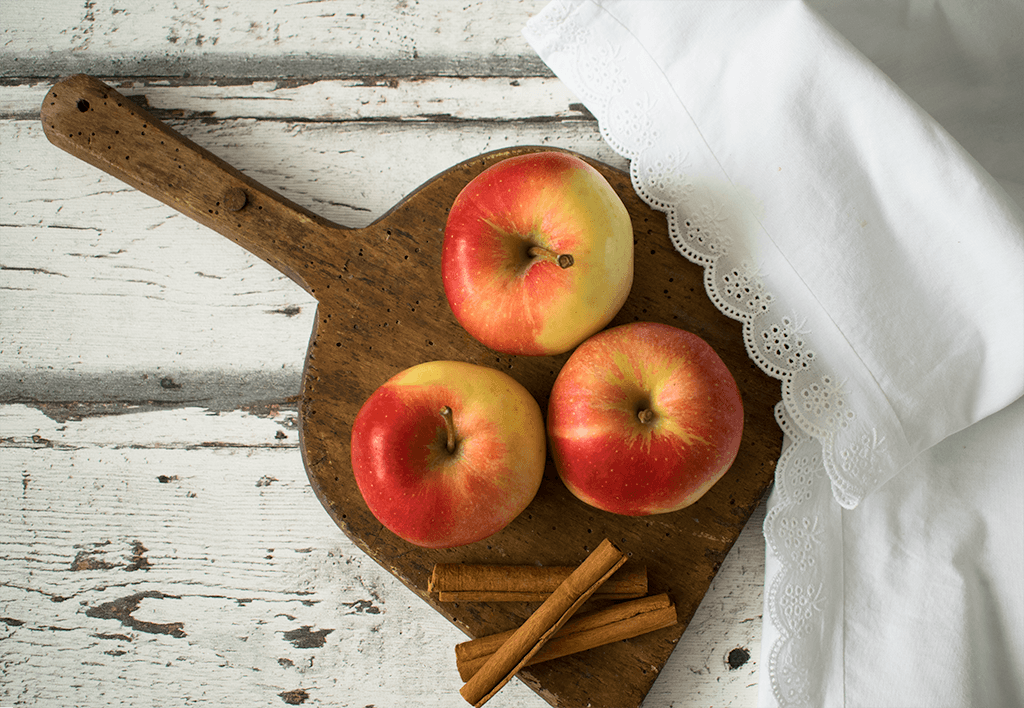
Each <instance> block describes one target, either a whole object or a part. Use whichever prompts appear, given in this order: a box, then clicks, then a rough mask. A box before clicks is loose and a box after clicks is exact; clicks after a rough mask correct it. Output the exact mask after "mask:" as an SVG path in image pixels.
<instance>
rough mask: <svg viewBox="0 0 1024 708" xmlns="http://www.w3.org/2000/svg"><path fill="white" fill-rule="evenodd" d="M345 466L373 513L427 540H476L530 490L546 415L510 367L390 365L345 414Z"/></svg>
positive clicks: (416, 539)
mask: <svg viewBox="0 0 1024 708" xmlns="http://www.w3.org/2000/svg"><path fill="white" fill-rule="evenodd" d="M351 454H352V471H353V473H354V475H355V480H356V484H357V485H358V487H359V491H360V493H361V494H362V496H363V499H364V500H365V501H366V504H367V506H368V507H369V509H370V511H371V512H372V513H373V515H374V516H375V517H376V518H377V520H378V521H380V522H381V523H382V524H383V525H384V526H385V527H387V528H388V529H390V530H391V531H392V532H394V533H395V534H396V535H398V536H399V537H401V538H403V539H405V540H406V541H408V542H410V543H413V544H415V545H417V546H422V547H426V548H450V547H453V546H461V545H464V544H467V543H473V542H475V541H480V540H482V539H484V538H486V537H488V536H490V535H491V534H494V533H496V532H498V531H500V530H501V529H503V528H504V527H505V526H507V525H508V523H509V522H510V521H512V520H513V519H514V518H515V517H516V516H518V515H519V514H520V512H522V511H523V509H525V508H526V507H527V506H528V505H529V503H530V502H531V501H532V500H533V498H534V496H536V494H537V490H538V488H539V487H540V482H541V477H542V476H543V475H544V464H545V458H546V454H547V443H546V440H545V431H544V420H543V416H542V414H541V410H540V406H539V405H538V404H537V401H536V400H535V399H534V398H533V396H531V395H530V393H529V392H528V391H527V390H526V389H525V388H524V387H523V386H522V384H520V383H519V382H518V381H516V380H515V379H513V378H512V377H511V376H509V375H508V374H505V373H503V372H501V371H497V370H495V369H491V368H488V367H485V366H479V365H477V364H469V363H466V362H459V361H428V362H425V363H422V364H417V365H415V366H413V367H411V368H408V369H405V370H404V371H402V372H400V373H398V374H396V375H395V376H393V377H391V378H390V379H388V380H387V381H386V382H385V383H384V384H382V385H381V386H380V387H379V388H378V389H377V390H375V391H374V392H373V393H372V394H371V395H370V397H369V398H368V399H367V400H366V401H365V402H364V403H363V405H362V406H361V407H360V409H359V412H358V413H357V414H356V417H355V420H354V421H353V424H352V445H351Z"/></svg>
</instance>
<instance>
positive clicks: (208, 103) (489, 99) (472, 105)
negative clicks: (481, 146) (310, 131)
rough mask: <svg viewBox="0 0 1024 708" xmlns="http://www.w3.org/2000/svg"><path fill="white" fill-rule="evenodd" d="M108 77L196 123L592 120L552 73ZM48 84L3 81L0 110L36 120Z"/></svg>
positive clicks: (156, 108) (159, 109) (154, 107)
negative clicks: (219, 80)
mask: <svg viewBox="0 0 1024 708" xmlns="http://www.w3.org/2000/svg"><path fill="white" fill-rule="evenodd" d="M62 78H63V77H62ZM98 78H101V79H102V78H103V77H98ZM110 82H111V83H112V84H113V85H114V87H115V88H116V89H117V90H118V91H119V92H120V93H122V94H123V95H126V96H130V97H133V98H135V99H136V100H139V101H140V102H141V103H144V105H145V106H146V107H147V108H149V109H150V110H151V111H153V112H155V113H157V114H158V116H163V115H169V117H170V118H172V119H173V118H175V117H178V118H179V119H195V118H201V119H202V120H203V121H204V122H209V121H212V120H227V119H232V118H251V119H259V120H288V121H323V122H336V121H355V120H361V121H379V120H392V121H417V122H423V121H434V122H444V121H467V120H485V121H493V122H498V123H510V122H513V121H537V122H551V121H563V120H572V119H584V120H592V118H591V117H590V116H589V114H588V113H586V111H585V109H584V108H583V106H582V104H580V103H579V101H578V99H577V98H576V96H575V95H574V94H572V93H571V92H570V91H569V90H568V89H567V88H566V87H565V84H563V83H562V82H561V81H559V80H558V79H556V78H553V77H529V76H528V77H504V76H502V77H476V76H475V77H470V78H452V77H445V76H440V77H437V76H416V77H394V76H381V77H359V78H355V79H333V78H325V79H319V80H304V81H301V82H296V81H295V80H281V79H270V80H264V81H258V80H257V81H249V82H239V81H238V80H235V79H232V80H231V81H230V82H228V83H225V84H223V85H219V84H210V83H194V82H192V81H188V80H181V79H175V80H173V81H172V80H168V79H164V80H161V79H148V80H145V81H142V80H125V79H123V78H117V79H110ZM54 83H56V80H55V79H46V80H44V81H40V80H38V79H31V80H28V79H27V80H24V81H23V82H21V83H17V84H14V85H11V86H6V87H5V88H4V90H3V92H0V116H5V117H8V118H20V119H23V120H35V119H37V118H38V115H39V107H40V105H41V104H42V102H43V98H44V97H45V96H46V92H47V91H48V90H49V88H50V87H51V86H52V85H53V84H54ZM451 128H452V129H453V130H454V129H458V127H457V126H451Z"/></svg>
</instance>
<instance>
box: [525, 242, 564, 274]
mask: <svg viewBox="0 0 1024 708" xmlns="http://www.w3.org/2000/svg"><path fill="white" fill-rule="evenodd" d="M527 254H528V255H529V256H530V257H531V258H543V259H544V260H546V261H551V262H552V263H557V264H558V267H559V268H562V269H565V268H570V267H572V264H573V263H575V262H576V260H575V259H574V258H573V257H572V255H571V254H569V253H553V252H552V251H549V250H548V249H546V248H544V247H543V246H530V250H529V251H527Z"/></svg>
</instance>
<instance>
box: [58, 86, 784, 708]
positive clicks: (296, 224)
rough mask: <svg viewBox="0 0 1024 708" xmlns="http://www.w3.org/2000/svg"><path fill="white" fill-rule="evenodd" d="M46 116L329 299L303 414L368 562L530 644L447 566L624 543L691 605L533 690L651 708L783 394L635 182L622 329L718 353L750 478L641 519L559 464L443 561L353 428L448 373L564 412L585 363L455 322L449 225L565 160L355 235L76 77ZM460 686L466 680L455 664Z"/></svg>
mask: <svg viewBox="0 0 1024 708" xmlns="http://www.w3.org/2000/svg"><path fill="white" fill-rule="evenodd" d="M41 117H42V122H43V128H44V131H45V132H46V134H47V137H48V138H49V139H50V140H51V142H53V143H54V144H55V145H57V146H58V147H60V148H62V149H64V150H66V151H68V152H69V153H71V154H73V155H75V156H77V157H79V158H81V159H83V160H85V161H87V162H89V163H90V164H93V165H95V166H97V167H99V168H100V169H102V170H104V171H106V172H108V173H110V174H112V175H114V176H116V177H118V178H120V179H121V180H123V181H125V182H127V183H128V184H130V185H132V186H133V187H136V188H137V189H140V190H141V191H143V192H146V193H147V194H150V195H151V196H153V197H155V198H157V199H160V200H161V201H163V202H165V203H167V204H169V205H170V206H172V207H174V208H175V209H177V210H179V211H180V212H182V213H183V214H185V215H187V216H189V217H191V218H193V219H195V220H196V221H198V222H199V223H202V224H204V225H206V226H208V227H210V228H213V229H214V230H216V231H218V232H220V233H222V234H224V235H225V236H227V237H228V238H230V239H232V240H233V241H235V242H236V243H238V244H239V245H241V246H243V247H244V248H246V249H248V250H249V251H251V252H252V253H254V254H255V255H257V256H259V257H260V258H262V259H264V260H265V261H267V262H268V263H270V264H271V265H273V266H274V267H276V268H278V269H279V270H280V271H281V272H283V273H285V274H286V275H288V276H290V277H291V278H292V279H294V280H295V281H296V282H297V283H298V284H299V285H301V286H302V287H303V288H305V289H306V290H307V291H308V292H310V293H311V294H312V295H313V296H314V297H315V298H316V299H317V301H318V310H317V317H316V324H315V327H314V330H313V333H312V337H311V339H310V344H309V350H308V352H307V357H306V366H305V371H304V375H303V387H302V397H301V406H300V424H301V447H302V453H303V460H304V462H305V465H306V470H307V473H308V476H309V481H310V484H311V485H312V488H313V490H314V491H315V493H316V495H317V497H318V498H319V499H320V501H321V502H322V503H323V505H324V508H325V509H326V510H327V512H328V514H329V515H330V517H331V518H332V519H333V520H334V521H335V523H337V525H338V526H339V527H340V528H341V529H342V530H343V531H344V532H345V533H346V534H347V535H348V536H349V538H351V539H352V540H353V541H354V542H355V543H356V545H358V546H359V548H361V549H362V550H363V551H364V552H365V553H367V555H369V556H370V557H372V558H373V559H374V560H375V561H377V562H378V563H379V564H380V565H381V566H383V567H384V568H386V569H387V570H388V571H390V572H391V573H392V574H394V575H395V576H396V577H397V578H398V579H400V580H401V581H402V582H403V583H405V584H406V585H407V586H408V587H409V588H411V589H412V591H413V592H415V593H416V594H417V595H419V596H420V597H422V598H423V599H424V601H426V602H427V603H429V604H430V605H431V606H432V607H434V608H435V609H436V610H437V611H438V612H440V613H441V614H442V615H444V616H445V617H446V618H447V619H448V620H450V621H451V622H453V623H454V624H455V625H456V626H458V627H459V628H460V629H462V630H463V631H464V632H466V634H468V635H470V636H474V637H475V636H481V635H485V634H491V633H494V632H499V631H504V630H507V629H512V628H514V627H516V626H518V625H519V624H521V623H522V622H523V621H524V620H525V619H526V618H527V617H528V616H529V614H530V613H531V612H532V611H533V609H535V608H536V604H530V603H507V604H505V603H503V604H489V603H439V602H438V601H437V600H436V599H435V598H433V597H431V596H430V595H429V594H428V593H427V579H428V578H429V576H430V572H431V569H432V568H433V566H434V564H435V563H459V562H465V563H501V564H517V563H528V564H545V565H575V564H578V563H580V562H581V561H582V560H583V559H584V558H585V557H586V556H587V555H588V554H589V552H590V551H592V550H593V549H594V548H595V547H596V546H597V544H598V543H600V541H601V540H602V539H604V538H609V539H611V540H612V541H613V542H614V543H615V544H616V545H617V546H618V547H619V548H621V549H622V550H623V551H625V552H627V553H628V554H629V556H630V557H631V559H633V560H634V561H635V562H637V563H643V564H645V565H646V566H647V567H648V572H649V579H650V592H651V594H654V593H660V592H667V593H669V594H670V595H671V597H672V599H673V600H674V601H675V603H676V606H677V609H678V613H679V619H680V622H679V624H678V625H677V626H675V627H671V628H667V629H663V630H659V631H657V632H653V633H651V634H648V635H645V636H642V637H638V638H636V639H631V640H627V641H623V642H618V643H616V644H613V645H609V646H606V647H601V648H598V649H593V650H590V651H588V652H583V653H580V654H577V655H574V656H569V657H565V658H562V659H557V660H554V661H550V662H547V663H543V664H538V665H536V666H532V667H529V668H526V669H524V670H522V671H521V672H520V673H519V677H520V678H521V679H522V680H523V681H524V682H525V683H526V684H527V685H529V686H530V687H531V688H532V689H533V690H535V691H536V692H537V693H538V694H540V695H541V696H542V697H543V698H544V699H545V700H547V701H548V702H549V703H551V704H552V705H554V706H566V707H575V706H593V707H594V708H630V707H635V706H639V705H640V703H641V702H642V701H643V698H644V696H645V695H646V694H647V692H648V691H649V690H650V687H651V685H652V684H653V682H654V680H655V679H656V678H657V675H658V672H659V671H660V670H661V668H662V667H663V666H664V664H665V662H666V661H667V659H668V657H669V655H670V654H671V652H672V650H673V648H674V647H675V644H676V642H677V641H678V640H679V637H680V636H681V634H682V632H683V631H684V630H685V628H686V625H687V623H688V622H689V620H690V619H691V618H692V616H693V614H694V612H695V611H696V609H697V606H698V605H699V604H700V601H701V599H702V598H703V596H704V594H705V592H706V591H707V589H708V586H709V585H710V583H711V580H712V578H713V577H714V575H715V573H716V572H717V571H718V568H719V566H720V565H721V564H722V561H723V560H724V559H725V556H726V554H727V553H728V552H729V549H730V548H731V547H732V545H733V543H734V542H735V541H736V539H737V537H738V536H739V534H740V531H741V530H742V529H743V526H744V524H745V523H746V522H747V520H748V519H749V517H750V515H751V514H752V513H753V511H754V509H755V508H756V507H757V505H758V503H759V502H760V501H761V499H762V497H763V495H764V493H765V491H766V490H767V488H768V486H769V485H770V483H771V481H772V479H773V474H774V469H775V463H776V460H777V459H778V456H779V454H780V451H781V445H782V433H781V431H780V429H779V428H778V426H777V424H776V423H775V419H774V414H773V408H774V405H775V403H776V402H777V401H778V400H779V398H780V390H779V383H778V382H777V381H775V380H774V379H771V378H770V377H768V376H767V375H766V374H764V373H762V372H761V371H760V370H759V369H758V368H757V367H756V366H755V365H754V364H753V363H752V362H751V360H750V359H749V358H748V357H747V354H746V351H745V349H744V345H743V338H742V330H741V326H740V324H739V323H738V322H736V321H734V320H732V319H730V318H728V317H726V316H725V315H723V314H721V313H720V312H719V311H718V310H717V309H716V308H715V306H714V305H713V303H712V302H711V301H710V300H709V299H708V297H707V296H706V294H705V291H704V284H703V270H702V268H701V267H700V266H698V265H695V264H693V263H691V262H689V261H688V260H686V259H685V258H683V257H682V256H681V255H679V254H678V253H677V252H676V251H675V250H674V248H673V246H672V244H671V242H670V240H669V237H668V229H667V224H666V220H665V217H664V216H663V215H662V214H661V213H659V212H656V211H654V210H652V209H651V208H650V207H648V206H647V205H646V204H644V203H643V202H642V200H640V199H639V197H637V195H636V193H635V192H634V191H633V189H632V186H631V184H630V180H629V176H628V175H627V174H625V173H623V172H621V171H618V170H615V169H612V168H610V167H608V166H607V165H604V164H601V163H597V162H594V161H590V162H591V163H592V164H594V166H595V167H596V168H597V169H598V170H600V171H601V173H602V174H604V175H605V177H606V178H607V179H608V181H609V182H610V183H611V184H612V186H613V187H614V188H615V189H616V191H617V192H618V193H619V195H620V196H621V197H622V200H623V202H624V203H625V205H626V207H627V209H628V210H629V213H630V215H631V216H632V220H633V229H634V235H635V243H636V249H635V258H636V261H635V274H636V275H635V280H634V285H633V289H632V292H631V294H630V296H629V299H628V300H627V302H626V304H625V306H624V307H623V308H622V311H621V312H620V313H619V314H618V316H617V317H616V318H615V320H614V321H613V322H612V323H611V326H614V325H618V324H623V323H626V322H633V321H640V320H646V321H656V322H664V323H667V324H670V325H674V326H677V327H681V328H683V329H687V330H690V331H692V332H694V333H695V334H697V335H699V336H701V337H702V338H704V339H705V340H706V341H707V342H709V343H710V344H711V345H712V346H713V347H714V348H715V349H716V350H717V351H718V353H719V355H720V356H721V357H722V359H723V360H724V361H725V362H726V364H727V365H728V366H729V368H730V370H731V371H732V373H733V376H734V377H735V378H736V382H737V384H738V385H739V388H740V391H741V393H742V395H743V401H744V407H745V429H744V435H743V441H742V444H741V447H740V451H739V455H738V457H737V459H736V462H735V464H734V465H733V467H732V468H731V469H730V471H729V472H728V473H727V474H726V475H725V476H724V477H723V478H722V479H721V480H720V481H719V482H718V483H717V484H716V485H715V486H714V487H713V488H712V489H711V490H710V491H709V492H708V493H707V494H706V495H705V496H704V497H703V498H702V499H701V500H700V501H698V502H697V503H696V504H694V505H693V506H691V507H689V508H686V509H683V510H681V511H678V512H675V513H672V514H664V515H660V516H653V517H646V518H632V517H623V516H616V515H613V514H609V513H606V512H603V511H599V510H596V509H593V508H591V507H588V506H586V505H584V504H582V503H581V502H579V501H578V500H576V499H575V498H574V497H573V496H572V495H571V494H569V492H568V491H567V490H566V488H565V487H564V485H562V483H561V482H560V481H559V479H558V476H557V474H556V473H555V471H554V467H553V465H552V464H551V463H550V460H549V463H548V466H547V469H546V470H545V476H544V481H543V483H542V485H541V488H540V491H539V493H538V494H537V497H536V498H535V500H534V501H533V503H532V504H531V505H530V506H529V507H528V508H527V509H526V511H525V512H524V513H523V514H522V515H520V516H519V517H518V518H517V519H516V520H515V521H513V522H512V523H511V524H510V525H509V526H508V527H507V528H506V529H504V530H503V531H501V532H499V533H498V534H495V535H494V536H492V537H490V538H488V539H486V540H484V541H481V542H478V543H475V544H471V545H468V546H463V547H461V548H456V549H446V550H427V549H422V548H418V547H416V546H413V545H411V544H409V543H406V542H405V541H403V540H401V539H399V538H398V537H396V536H395V535H394V534H392V533H390V532H389V531H387V530H386V529H384V528H383V527H382V526H381V524H380V523H378V522H377V520H376V519H375V518H374V517H373V515H372V514H370V512H369V510H368V509H367V507H366V505H365V503H364V502H363V500H362V497H361V496H360V494H359V491H358V489H357V487H356V485H355V482H354V480H353V477H352V472H351V467H350V462H349V435H350V426H351V423H352V420H353V419H354V417H355V414H356V412H357V411H358V409H359V407H360V406H361V405H362V404H363V402H364V401H365V400H366V399H367V397H369V395H370V394H371V393H372V392H373V391H374V390H375V389H376V388H377V387H378V386H379V385H381V384H382V383H384V381H386V380H387V379H388V378H389V377H391V376H392V375H394V374H396V373H398V372H399V371H401V370H403V369H405V368H408V367H410V366H412V365H414V364H418V363H420V362H423V361H428V360H437V359H456V360H464V361H469V362H473V363H477V364H483V365H486V366H490V367H493V368H496V369H501V370H503V371H506V372H507V373H509V374H510V375H511V376H512V377H514V378H515V379H517V380H518V381H519V382H520V383H522V384H523V385H524V386H525V387H526V388H527V389H528V390H529V391H530V392H531V393H532V394H533V395H534V396H535V397H536V399H537V401H538V402H539V403H540V406H541V409H542V410H544V409H546V406H547V400H548V392H549V391H550V389H551V385H552V383H553V382H554V379H555V376H556V374H557V373H558V371H559V369H560V367H561V366H562V364H563V363H564V361H565V360H566V359H567V358H568V354H565V355H561V356H557V357H515V356H508V355H504V354H498V353H495V352H493V351H491V350H489V349H487V348H485V347H483V346H482V345H480V344H479V343H477V342H476V341H475V340H473V339H472V338H471V337H469V335H467V334H466V333H465V332H464V331H463V330H462V328H461V327H460V326H459V325H458V323H457V322H456V321H455V319H454V318H453V316H452V314H451V311H450V310H449V308H448V305H447V302H446V301H445V297H444V291H443V288H442V285H441V276H440V258H441V242H442V238H443V234H444V226H445V220H446V218H447V213H448V209H449V207H450V206H451V204H452V202H453V201H454V199H455V197H456V195H457V194H458V193H459V191H460V190H461V189H462V187H463V186H464V185H465V184H466V183H467V182H469V180H470V179H472V178H473V177H474V176H475V175H477V174H478V173H479V172H480V171H482V170H483V169H484V168H486V167H487V166H489V165H491V164H494V163H495V162H497V161H499V160H502V159H505V158H507V157H511V156H513V155H518V154H523V153H526V152H531V151H536V150H540V149H550V148H538V147H517V148H511V149H506V150H499V151H496V152H491V153H487V154H485V155H480V156H478V157H474V158H472V159H470V160H467V161H466V162H463V163H461V164H459V165H456V166H454V167H452V168H451V169H449V170H447V171H446V172H443V173H442V174H440V175H438V176H437V177H435V178H433V179H432V180H431V181H430V182H428V183H427V184H425V185H423V186H422V187H420V188H419V189H418V190H416V191H415V192H413V193H412V194H411V195H409V196H408V197H407V198H406V199H404V200H403V201H402V202H401V203H399V204H398V205H396V206H395V207H394V208H393V209H391V210H390V211H389V212H388V213H387V214H385V215H384V216H382V217H381V218H380V219H378V220H377V221H376V222H374V223H373V224H371V225H369V226H367V227H365V228H361V229H347V228H345V227H343V226H340V225H338V224H334V223H332V222H329V221H327V220H325V219H323V218H321V217H319V216H317V215H315V214H313V213H311V212H309V211H308V210H306V209H304V208H302V207H300V206H298V205H296V204H294V203H292V202H290V201H288V200H287V199H285V198H283V197H282V196H281V195H279V194H277V193H275V192H273V191H272V190H270V189H268V188H267V187H264V186H263V185H261V184H259V183H257V182H256V181H254V180H252V179H250V178H249V177H246V176H245V175H244V174H242V173H241V172H239V171H238V170H237V169H235V168H233V167H231V166H229V165H227V164H226V163H224V162H223V161H222V160H220V159H219V158H217V157H215V156H214V155H212V154H211V153H209V152H208V151H206V150H205V149H203V148H201V147H199V146H198V145H196V144H194V143H192V142H191V141H189V140H187V139H185V138H184V137H182V136H181V135H179V134H178V133H176V132H174V131H173V130H171V129H170V128H169V127H167V126H166V125H164V124H162V123H161V122H160V121H159V120H157V119H156V118H155V117H153V116H152V115H150V114H148V113H147V112H146V111H144V110H143V109H141V108H140V107H138V106H136V105H134V104H132V103H131V102H130V101H128V100H127V99H125V98H124V97H123V96H121V95H120V94H118V93H117V92H116V91H114V90H113V89H112V88H110V87H109V86H107V85H105V84H103V83H101V82H99V81H98V80H96V79H93V78H91V77H87V76H82V75H79V76H74V77H71V78H69V79H67V80H65V81H63V82H61V83H60V84H58V85H56V86H55V87H54V88H53V89H52V90H51V91H50V92H49V94H48V95H47V98H46V99H45V101H44V104H43V107H42V111H41ZM595 606H596V605H595ZM430 670H431V671H434V670H439V669H438V668H436V667H431V668H430ZM441 670H443V669H441ZM450 670H451V671H452V672H454V671H455V670H456V669H455V657H454V648H453V653H452V664H451V667H450Z"/></svg>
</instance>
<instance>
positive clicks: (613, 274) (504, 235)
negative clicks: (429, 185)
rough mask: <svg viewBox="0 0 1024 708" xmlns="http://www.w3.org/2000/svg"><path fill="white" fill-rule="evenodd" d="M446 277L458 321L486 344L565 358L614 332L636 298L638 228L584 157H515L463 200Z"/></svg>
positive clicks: (476, 181)
mask: <svg viewBox="0 0 1024 708" xmlns="http://www.w3.org/2000/svg"><path fill="white" fill-rule="evenodd" d="M441 276H442V282H443V284H444V292H445V296H446V297H447V299H448V304H449V305H450V306H451V309H452V313H453V314H454V315H455V319H456V320H457V321H458V322H459V324H461V325H462V327H463V328H464V329H465V330H466V331H467V332H468V333H469V334H470V335H471V336H472V337H474V338H475V339H476V340H477V341H479V342H481V343H482V344H484V345H485V346H487V347H489V348H491V349H493V350H495V351H499V352H503V353H506V354H527V355H546V354H560V353H563V352H567V351H569V350H570V349H572V348H573V347H575V346H576V345H578V344H579V343H580V342H582V341H583V340H584V339H586V338H587V337H589V336H590V335H592V334H594V333H595V332H597V331H599V330H601V329H602V328H603V327H605V325H607V324H608V323H609V322H610V321H611V320H612V318H613V317H614V316H615V315H616V314H617V313H618V311H619V309H621V307H622V305H623V303H624V302H625V300H626V296H627V295H629V291H630V288H631V287H632V285H633V226H632V223H631V221H630V218H629V213H628V212H627V211H626V207H625V206H624V205H623V203H622V200H621V199H620V198H619V196H618V194H617V193H616V192H615V190H614V189H613V188H612V186H611V185H610V184H608V181H607V180H606V179H605V178H604V177H603V176H602V175H601V173H600V172H598V171H597V170H596V169H594V167H592V166H591V165H589V164H588V163H587V162H585V161H584V160H582V159H581V158H579V157H577V156H575V155H573V154H570V153H565V152H555V151H543V152H536V153H529V154H526V155H519V156H516V157H510V158H507V159H505V160H502V161H501V162H498V163H496V164H494V165H491V166H490V167H488V168H487V169H485V170H484V171H483V172H481V173H480V174H479V175H477V176H476V177H475V178H473V180H471V181H470V182H469V183H468V184H467V185H466V186H465V187H464V188H463V189H462V191H461V192H460V193H459V195H458V196H457V197H456V199H455V202H454V203H453V205H452V208H451V211H450V213H449V215H448V221H447V224H446V226H445V234H444V244H443V246H442V252H441Z"/></svg>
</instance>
